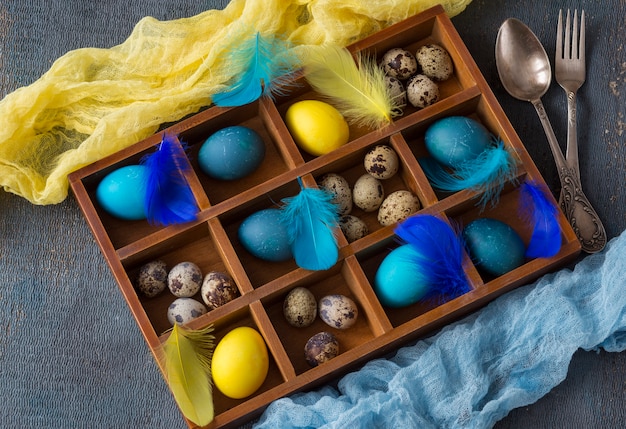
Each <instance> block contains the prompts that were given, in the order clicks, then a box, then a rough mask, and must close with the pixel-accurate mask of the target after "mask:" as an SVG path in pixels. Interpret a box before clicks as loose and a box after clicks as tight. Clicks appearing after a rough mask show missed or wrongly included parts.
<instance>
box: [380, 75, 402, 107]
mask: <svg viewBox="0 0 626 429" xmlns="http://www.w3.org/2000/svg"><path fill="white" fill-rule="evenodd" d="M385 84H386V85H387V90H388V91H389V95H390V96H391V98H392V99H393V100H395V101H396V105H398V106H399V107H404V106H406V103H407V99H406V89H405V88H404V84H403V83H402V82H401V81H400V79H398V78H395V77H393V76H387V75H385Z"/></svg>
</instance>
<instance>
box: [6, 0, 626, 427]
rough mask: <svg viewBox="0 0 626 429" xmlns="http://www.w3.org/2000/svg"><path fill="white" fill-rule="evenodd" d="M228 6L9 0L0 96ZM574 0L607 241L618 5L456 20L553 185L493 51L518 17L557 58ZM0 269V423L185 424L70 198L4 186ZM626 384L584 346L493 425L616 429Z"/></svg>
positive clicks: (616, 228)
mask: <svg viewBox="0 0 626 429" xmlns="http://www.w3.org/2000/svg"><path fill="white" fill-rule="evenodd" d="M257 1H260V0H257ZM225 4H227V1H226V0H223V1H208V0H206V1H196V0H170V1H167V2H164V1H157V0H138V1H133V2H127V1H122V0H107V1H106V2H86V1H81V0H63V1H58V0H57V1H55V0H47V1H43V0H35V1H33V0H3V1H2V2H1V3H0V97H2V96H4V95H6V94H7V93H9V92H11V91H13V90H15V89H17V88H19V87H20V86H23V85H28V84H29V83H31V82H33V81H34V80H35V79H37V78H38V77H39V76H40V75H41V74H43V73H44V72H45V71H46V70H47V69H48V68H49V67H50V65H51V64H52V62H53V61H54V60H55V59H56V58H58V57H59V56H61V55H63V54H64V53H66V52H67V51H69V50H72V49H76V48H81V47H87V46H95V47H110V46H113V45H116V44H118V43H121V42H122V41H123V40H125V38H126V37H127V36H128V35H129V34H130V32H131V30H132V28H133V26H134V24H135V23H136V22H137V21H138V20H139V19H141V18H142V17H144V16H147V15H150V16H154V17H156V18H158V19H173V18H178V17H185V16H191V15H194V14H197V13H199V12H201V11H203V10H206V9H215V8H222V7H223V6H224V5H225ZM531 5H532V6H531ZM568 6H571V7H579V8H580V7H582V8H585V9H586V11H587V14H588V17H587V19H588V21H587V22H588V28H587V30H588V33H587V44H588V51H587V52H588V61H589V64H588V80H587V83H586V84H585V86H584V87H583V89H582V90H581V91H580V92H579V121H580V123H581V126H580V128H579V139H580V141H581V144H582V147H581V149H580V158H581V160H582V165H581V175H582V178H583V185H584V187H585V189H586V190H587V194H588V196H589V198H590V199H591V200H592V202H593V203H594V205H595V206H596V209H597V210H598V212H599V214H600V216H601V217H602V218H603V220H604V221H605V224H606V227H607V231H608V233H609V236H610V237H614V236H616V235H618V234H619V233H620V232H621V231H622V230H624V228H625V227H626V210H625V207H626V205H625V200H626V194H625V189H624V183H625V179H626V174H625V167H624V161H625V159H626V156H625V155H626V149H625V148H624V138H623V135H622V133H623V131H624V130H625V129H626V119H625V118H624V107H625V106H626V103H624V101H625V100H626V89H625V88H624V75H625V73H626V58H625V55H624V42H625V41H626V34H624V33H623V32H622V30H621V29H622V28H623V27H624V20H625V19H626V18H625V16H626V15H625V14H624V9H625V8H626V2H624V0H605V1H602V2H600V1H597V0H596V1H577V2H571V4H568V3H566V2H564V1H552V2H547V1H546V2H542V3H541V4H538V2H534V1H530V0H526V1H513V0H505V1H488V0H474V1H473V2H472V3H471V4H470V5H469V6H468V8H467V10H466V11H465V12H464V13H463V14H461V15H459V16H458V17H456V18H454V19H453V22H454V23H455V25H456V27H457V29H458V31H459V33H461V36H462V37H463V39H464V40H465V43H466V45H467V46H468V48H469V50H470V52H471V53H472V54H473V55H474V57H475V59H476V61H477V63H478V65H479V67H480V69H481V70H482V72H483V74H484V75H485V77H486V78H487V80H488V82H489V83H490V84H491V85H492V88H493V89H494V92H495V93H496V96H497V97H498V99H499V100H500V102H501V103H502V105H503V107H504V109H505V111H506V112H507V114H508V115H509V117H510V119H511V122H512V123H513V125H514V126H515V128H516V130H517V131H518V133H519V134H520V137H521V138H522V140H523V141H524V142H525V144H526V146H527V148H528V150H529V152H530V153H531V156H532V157H533V158H534V160H535V162H536V163H537V164H538V166H539V167H540V169H541V171H542V173H543V174H544V176H545V177H546V180H547V181H548V183H549V185H551V186H552V189H553V190H558V180H557V177H556V170H555V168H554V164H553V161H552V158H551V154H550V151H549V149H548V145H547V143H546V141H545V137H544V135H543V131H542V129H541V126H540V124H539V120H538V119H537V117H536V115H535V112H534V109H533V108H532V106H531V105H530V104H528V103H522V102H519V101H517V100H513V99H511V97H509V96H508V95H507V94H506V93H505V92H504V90H503V89H502V87H501V85H500V82H499V79H498V77H497V72H496V69H495V61H494V58H493V48H494V44H495V36H496V33H497V30H498V27H499V25H500V23H501V22H502V21H503V20H504V19H506V18H507V17H509V16H515V17H517V18H519V19H521V20H523V21H525V22H526V23H527V24H529V25H530V26H531V28H533V30H534V31H535V32H536V34H537V36H538V37H539V38H540V39H541V40H542V41H543V42H544V44H545V45H546V50H547V51H548V54H549V55H550V56H551V57H552V55H553V52H554V46H553V45H554V40H553V39H554V34H555V30H554V27H555V25H556V14H557V13H558V9H559V8H560V7H562V8H567V7H568ZM544 104H545V106H546V110H547V111H548V114H549V116H550V117H551V118H552V121H553V126H554V129H555V131H556V133H557V136H558V137H559V138H560V139H561V140H562V141H564V140H565V121H564V116H563V114H562V112H563V111H564V109H565V97H564V95H563V92H562V90H561V89H560V88H558V86H557V85H556V84H555V85H554V86H553V88H552V89H551V90H550V91H549V92H548V94H547V95H546V96H545V97H544ZM0 276H1V277H0V278H1V279H2V280H1V282H0V403H1V404H0V425H1V426H2V427H8V428H37V427H46V428H66V427H89V428H92V427H93V428H96V427H97V428H126V427H163V428H183V427H185V424H184V422H183V419H182V418H181V417H180V416H179V413H178V411H177V408H176V406H175V404H174V402H173V399H172V398H171V396H170V394H169V392H168V390H167V388H166V386H165V383H164V381H163V380H162V378H161V376H160V374H159V372H158V370H157V367H156V365H155V363H154V362H153V360H152V357H151V355H150V354H149V352H148V348H147V346H146V345H145V343H144V341H143V338H142V337H141V334H140V332H139V330H138V328H137V327H136V325H135V322H134V320H133V319H132V317H131V314H130V311H129V310H128V308H127V306H126V303H125V302H124V300H123V298H122V295H121V294H120V293H119V291H118V289H117V287H116V284H115V281H114V279H113V276H112V274H111V273H110V272H109V270H108V267H107V266H106V264H105V261H104V258H103V257H102V256H101V254H100V251H99V249H98V247H97V245H96V243H95V241H94V239H93V238H92V236H91V232H90V230H89V228H88V227H87V224H86V222H85V220H84V219H83V217H82V214H81V212H80V210H79V208H78V206H77V204H76V202H75V201H74V199H73V198H72V197H70V198H68V199H67V200H66V201H65V202H63V203H61V204H58V205H55V206H46V207H40V206H33V205H31V204H30V203H28V202H27V201H26V200H23V199H21V198H19V197H16V196H14V195H11V194H8V193H5V192H2V191H0ZM625 391H626V353H619V354H618V353H599V354H596V353H589V352H578V353H577V354H576V355H575V357H574V359H573V361H572V363H571V366H570V369H569V374H568V377H567V379H566V380H565V381H564V382H563V383H562V384H561V385H559V386H557V387H556V388H555V389H554V390H553V391H552V392H550V393H549V394H548V395H547V396H545V397H544V398H543V399H541V400H540V401H538V402H537V403H536V404H533V405H531V406H528V407H524V408H521V409H517V410H514V411H512V412H511V413H510V415H509V416H508V417H507V418H505V419H504V420H502V421H501V422H499V423H498V424H497V426H496V427H498V428H501V429H503V428H522V427H524V428H527V427H533V428H571V427H577V428H585V427H595V428H614V427H623V426H624V422H625V421H626V411H625V410H624V407H623V403H624V399H625V396H626V395H625Z"/></svg>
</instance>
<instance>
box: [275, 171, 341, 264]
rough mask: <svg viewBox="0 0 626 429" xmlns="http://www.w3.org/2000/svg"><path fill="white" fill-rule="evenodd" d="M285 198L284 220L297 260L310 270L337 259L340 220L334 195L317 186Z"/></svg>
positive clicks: (303, 189)
mask: <svg viewBox="0 0 626 429" xmlns="http://www.w3.org/2000/svg"><path fill="white" fill-rule="evenodd" d="M298 182H299V183H300V187H301V189H300V192H299V193H298V195H296V196H294V197H288V198H285V199H283V200H282V202H283V203H284V206H283V207H282V209H281V210H282V212H281V214H282V216H281V222H283V224H284V225H285V227H286V228H287V232H288V233H289V239H290V244H291V251H292V253H293V256H294V258H295V260H296V264H297V265H298V266H299V267H301V268H304V269H307V270H313V271H315V270H327V269H329V268H330V267H332V266H333V265H335V263H336V262H337V259H338V258H339V249H338V246H337V239H336V237H335V233H334V231H333V229H334V228H335V227H337V225H338V222H339V215H338V208H337V206H336V205H335V204H333V203H332V201H331V200H332V198H333V197H332V195H331V194H330V193H328V192H326V191H324V190H321V189H316V188H304V187H303V185H302V181H301V179H300V178H298Z"/></svg>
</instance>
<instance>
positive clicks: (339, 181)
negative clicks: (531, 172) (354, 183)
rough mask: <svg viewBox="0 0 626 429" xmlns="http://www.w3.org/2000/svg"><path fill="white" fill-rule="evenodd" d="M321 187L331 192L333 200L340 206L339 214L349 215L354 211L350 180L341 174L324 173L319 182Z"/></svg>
mask: <svg viewBox="0 0 626 429" xmlns="http://www.w3.org/2000/svg"><path fill="white" fill-rule="evenodd" d="M317 184H318V185H319V187H320V189H324V190H325V191H326V192H329V193H330V194H331V195H332V196H333V198H332V202H333V203H335V204H336V205H337V207H339V215H340V216H341V215H347V214H349V213H350V212H351V211H352V190H351V189H350V184H349V183H348V181H347V180H346V179H345V178H344V177H343V176H340V175H339V174H335V173H328V174H324V175H323V176H322V177H321V178H320V179H319V181H318V182H317Z"/></svg>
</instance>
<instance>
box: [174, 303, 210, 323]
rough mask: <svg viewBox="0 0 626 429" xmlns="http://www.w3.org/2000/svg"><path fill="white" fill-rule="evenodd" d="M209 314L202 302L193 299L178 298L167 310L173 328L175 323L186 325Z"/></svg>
mask: <svg viewBox="0 0 626 429" xmlns="http://www.w3.org/2000/svg"><path fill="white" fill-rule="evenodd" d="M206 313H207V309H206V307H205V306H204V305H202V303H201V302H199V301H196V300H195V299H193V298H176V300H174V302H172V303H171V304H170V306H169V307H168V308H167V320H169V321H170V323H171V324H172V326H174V324H175V323H178V324H179V325H184V324H185V323H187V322H189V321H191V320H193V319H195V318H196V317H200V316H202V315H203V314H206Z"/></svg>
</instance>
